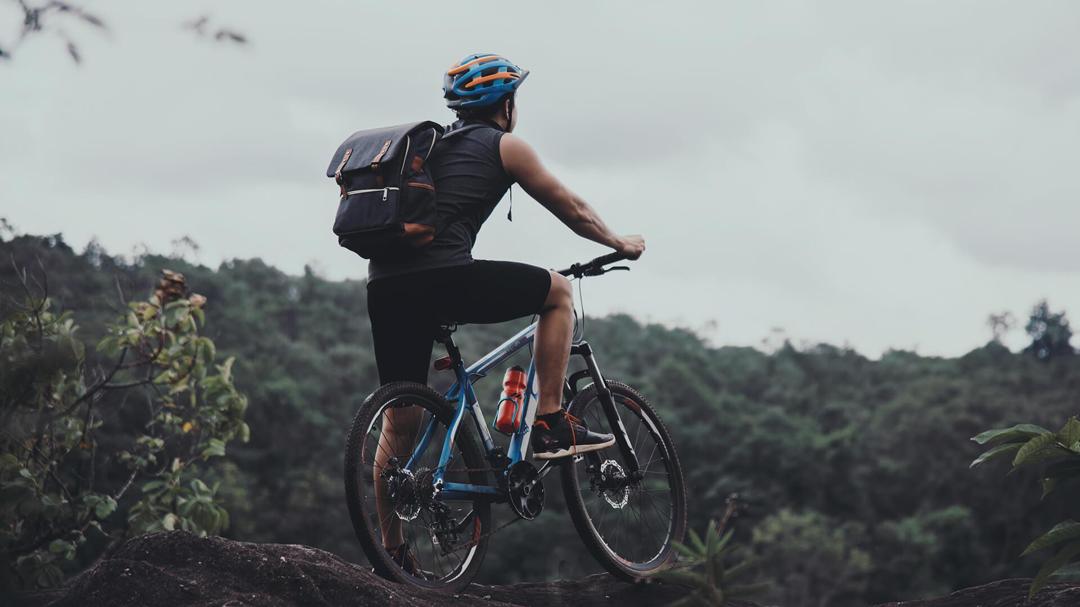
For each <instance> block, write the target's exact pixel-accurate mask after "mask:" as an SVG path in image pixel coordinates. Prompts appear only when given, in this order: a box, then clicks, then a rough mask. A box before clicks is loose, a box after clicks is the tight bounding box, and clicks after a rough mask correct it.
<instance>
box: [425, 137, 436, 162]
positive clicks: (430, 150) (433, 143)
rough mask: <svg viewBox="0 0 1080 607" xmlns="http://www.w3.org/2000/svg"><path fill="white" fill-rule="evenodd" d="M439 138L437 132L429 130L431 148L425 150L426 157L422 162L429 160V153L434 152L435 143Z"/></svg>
mask: <svg viewBox="0 0 1080 607" xmlns="http://www.w3.org/2000/svg"><path fill="white" fill-rule="evenodd" d="M438 138H439V132H438V131H436V130H435V129H431V147H429V148H428V150H427V156H424V162H427V161H428V158H431V152H432V151H434V150H435V141H436V140H437V139H438Z"/></svg>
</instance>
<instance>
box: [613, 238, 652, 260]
mask: <svg viewBox="0 0 1080 607" xmlns="http://www.w3.org/2000/svg"><path fill="white" fill-rule="evenodd" d="M615 250H616V251H618V252H620V253H622V254H623V255H626V257H627V259H637V258H638V257H641V254H642V253H644V252H645V239H644V238H642V237H641V234H631V235H629V236H620V237H619V246H617V247H615Z"/></svg>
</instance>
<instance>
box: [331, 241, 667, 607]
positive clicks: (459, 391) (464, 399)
mask: <svg viewBox="0 0 1080 607" xmlns="http://www.w3.org/2000/svg"><path fill="white" fill-rule="evenodd" d="M624 259H625V257H623V256H622V255H621V254H618V253H613V254H610V255H605V256H603V257H598V258H596V259H593V260H591V261H588V262H585V263H576V264H573V265H571V266H570V267H569V268H566V269H565V270H561V271H560V273H561V274H563V275H564V276H572V277H574V278H577V279H582V278H585V277H595V276H600V275H603V274H605V273H607V272H609V271H612V270H615V269H629V268H627V267H625V266H611V267H609V264H613V263H615V262H618V261H622V260H624ZM536 327H537V325H536V323H532V324H530V325H529V326H527V327H525V328H524V329H522V330H521V331H520V332H518V333H517V334H516V335H514V336H513V337H511V338H510V339H508V340H507V341H506V342H504V343H503V344H502V345H500V346H498V347H497V348H495V349H494V350H492V351H491V352H489V353H488V354H486V355H485V356H483V357H482V358H481V359H480V360H478V361H476V362H475V363H473V364H471V365H468V366H466V365H465V363H464V362H463V361H462V357H461V353H460V351H459V350H458V348H457V346H456V345H455V344H454V340H453V332H454V330H455V328H456V327H455V326H453V325H444V326H442V327H440V329H439V331H438V334H437V336H436V340H437V341H438V342H439V343H440V344H442V345H443V346H444V347H445V348H446V352H447V355H446V356H445V357H443V358H440V359H438V360H436V361H435V363H434V366H435V368H436V369H438V370H450V371H453V373H454V375H455V380H456V381H455V383H454V384H453V385H452V386H451V387H450V388H449V390H447V391H446V393H445V394H440V393H438V392H436V391H435V390H434V389H433V388H431V387H429V386H427V385H423V384H419V383H413V382H395V383H389V384H386V385H384V386H382V387H380V388H379V389H378V390H376V391H375V392H374V393H372V394H371V395H370V396H368V397H367V399H366V400H365V401H364V403H363V405H361V407H360V410H359V411H358V412H357V414H356V417H355V419H354V421H353V424H352V428H351V430H350V432H349V437H348V441H347V444H346V448H345V494H346V500H347V502H348V506H349V514H350V517H351V519H352V524H353V529H354V530H355V532H356V536H357V538H358V539H359V541H360V544H361V546H362V547H363V549H364V552H365V553H366V555H367V557H368V560H369V561H370V563H371V565H372V567H373V568H374V570H375V572H376V573H378V574H379V575H381V576H383V577H385V578H388V579H391V580H394V581H397V582H401V583H405V584H411V585H414V586H418V587H422V588H428V589H434V590H441V591H446V592H457V591H459V590H461V589H463V588H464V587H465V586H467V585H468V584H469V582H470V581H471V580H472V578H473V577H474V576H475V575H476V573H477V572H478V571H479V569H480V566H481V563H482V561H483V558H484V554H485V553H486V551H487V547H488V543H489V542H490V541H491V539H492V536H493V534H494V533H495V532H496V531H498V530H499V529H493V528H492V515H491V508H492V505H493V504H507V505H509V506H510V508H511V509H512V510H513V512H514V514H515V515H516V518H514V519H512V521H511V522H516V521H519V520H533V519H535V518H536V517H537V516H538V515H539V514H540V512H541V511H542V510H543V506H544V484H543V479H544V477H545V476H546V475H547V474H548V473H550V472H551V471H552V470H554V469H555V468H560V469H561V476H562V490H563V493H564V496H565V500H566V505H567V508H568V510H569V513H570V518H571V519H572V520H573V523H574V527H575V528H576V530H577V532H578V535H580V536H581V539H582V540H583V541H584V543H585V545H586V547H587V548H588V550H589V551H590V552H591V554H592V555H593V556H594V557H595V558H596V560H597V561H599V563H600V564H601V565H602V566H603V567H604V568H605V569H607V570H608V571H609V572H611V573H612V574H614V575H615V576H617V577H619V578H622V579H624V580H627V581H639V580H643V579H645V578H648V577H649V576H651V575H653V574H656V573H658V572H660V571H662V570H664V569H666V568H668V567H669V566H670V565H671V564H672V563H673V562H674V561H675V559H676V552H675V550H674V547H673V543H674V542H681V541H682V539H683V535H684V533H685V531H686V488H685V485H684V482H683V474H682V470H681V468H680V465H679V458H678V456H677V455H676V452H675V446H674V444H673V443H672V440H671V437H670V435H669V434H668V431H667V429H666V428H665V427H664V424H663V422H661V420H660V417H659V416H658V415H657V413H656V411H655V410H654V408H653V407H652V405H650V404H649V402H648V401H647V400H646V399H645V397H644V396H642V395H641V394H640V393H638V392H637V391H636V390H635V389H633V388H631V387H630V386H628V385H626V384H623V383H620V382H617V381H613V380H610V379H605V378H604V376H603V375H602V374H601V372H600V367H599V366H598V365H597V361H596V355H595V352H594V350H593V348H592V346H590V345H589V343H588V342H587V341H585V340H584V339H583V336H582V337H581V338H575V339H574V341H573V344H572V346H571V356H572V357H573V356H576V357H580V358H581V359H583V360H584V362H585V368H584V369H582V370H580V371H577V372H574V373H571V374H570V375H569V376H568V377H567V378H565V382H564V397H565V399H564V404H565V403H569V404H567V405H566V408H567V410H568V412H569V413H570V414H572V415H573V416H575V417H577V418H579V419H580V420H582V422H583V424H584V425H585V426H586V427H588V428H589V429H592V430H596V431H600V432H608V433H611V434H614V435H615V439H616V440H615V444H614V445H612V446H611V447H609V448H607V449H604V450H600V451H593V452H589V453H584V454H580V455H576V456H571V457H566V458H561V459H555V460H547V461H545V462H544V463H543V464H542V465H540V466H537V465H535V464H534V463H533V462H532V461H531V459H530V457H529V445H530V442H529V437H530V433H531V430H532V424H533V421H534V419H535V417H536V411H535V406H534V403H535V402H536V396H537V393H536V391H535V388H534V382H535V379H536V369H535V366H534V361H533V362H530V363H529V367H528V371H527V381H526V389H525V392H524V397H523V398H522V399H521V400H522V402H521V404H520V406H521V407H523V411H522V415H521V419H522V420H523V421H522V423H521V424H520V427H519V428H518V429H517V430H516V431H515V432H513V434H511V435H510V440H509V445H508V447H507V449H506V450H505V451H504V450H503V448H502V447H500V446H497V445H496V444H495V442H494V441H493V440H492V437H491V434H490V432H489V431H488V427H487V424H486V423H485V420H484V414H483V412H482V411H481V408H480V405H479V402H478V399H477V397H476V392H475V390H474V388H473V386H474V384H475V383H476V382H477V381H479V380H480V379H482V378H483V377H485V376H486V375H487V373H488V372H489V371H491V370H492V369H493V368H495V367H496V366H498V365H499V364H500V363H502V362H504V361H506V360H507V359H508V358H510V356H512V355H513V354H514V353H515V352H517V351H519V350H521V349H522V348H525V347H530V348H531V345H532V342H533V336H534V334H535V332H536ZM582 381H587V383H586V384H585V385H584V386H582V387H580V388H579V384H581V382H582ZM410 418H411V422H412V423H406V422H403V421H402V420H403V419H406V420H408V419H410ZM394 420H398V421H397V423H398V424H399V425H400V426H401V427H408V426H411V427H414V428H415V429H416V431H415V433H412V434H410V433H408V432H404V431H397V430H395V427H394V426H393V424H394V423H395V421H394ZM418 421H419V423H417V422H418ZM384 432H385V433H387V435H386V438H385V440H382V438H383V433H384ZM403 436H404V437H405V438H402V437H403ZM478 440H479V442H477V441H478ZM380 450H381V453H380ZM380 500H381V502H382V506H383V508H382V509H383V516H382V517H380V515H379V503H380ZM395 526H400V529H401V535H402V536H403V537H404V538H405V541H406V543H407V544H408V546H409V551H410V554H412V555H413V556H412V559H410V560H409V562H408V563H406V560H405V559H404V558H402V559H400V560H396V559H395V558H394V555H391V553H390V552H388V551H387V549H386V548H384V547H383V538H382V534H383V532H384V531H388V530H390V529H392V528H394V527H395ZM503 526H505V525H503ZM500 528H501V527H500Z"/></svg>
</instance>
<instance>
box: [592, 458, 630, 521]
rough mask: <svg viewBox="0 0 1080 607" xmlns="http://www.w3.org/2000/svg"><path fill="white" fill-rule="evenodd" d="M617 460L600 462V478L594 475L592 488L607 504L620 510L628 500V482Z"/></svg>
mask: <svg viewBox="0 0 1080 607" xmlns="http://www.w3.org/2000/svg"><path fill="white" fill-rule="evenodd" d="M628 480H629V479H628V478H627V476H626V472H625V471H624V470H623V468H622V466H621V465H619V462H617V461H615V460H613V459H609V460H604V462H603V463H602V464H600V478H599V480H597V479H596V478H595V477H594V480H593V488H594V489H595V490H596V491H597V493H598V494H599V495H600V497H602V498H604V501H605V502H607V503H608V505H609V506H611V507H612V508H614V509H616V510H622V509H623V508H624V507H626V504H627V502H629V501H630V484H629V482H628Z"/></svg>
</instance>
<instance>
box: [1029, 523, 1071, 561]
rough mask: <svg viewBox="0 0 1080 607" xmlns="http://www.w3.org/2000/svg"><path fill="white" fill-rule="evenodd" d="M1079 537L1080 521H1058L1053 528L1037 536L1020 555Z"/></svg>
mask: <svg viewBox="0 0 1080 607" xmlns="http://www.w3.org/2000/svg"><path fill="white" fill-rule="evenodd" d="M1078 537H1080V523H1078V522H1076V521H1065V522H1062V523H1058V524H1057V525H1055V526H1054V528H1053V529H1051V530H1050V531H1047V532H1046V533H1044V534H1042V535H1041V536H1039V537H1038V538H1036V539H1035V541H1033V542H1031V543H1030V544H1028V547H1027V548H1025V549H1024V551H1023V552H1021V553H1020V556H1027V555H1029V554H1031V553H1032V552H1035V551H1037V550H1042V549H1043V548H1046V547H1048V546H1053V545H1054V544H1058V543H1060V542H1064V541H1067V540H1071V539H1074V538H1078Z"/></svg>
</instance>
